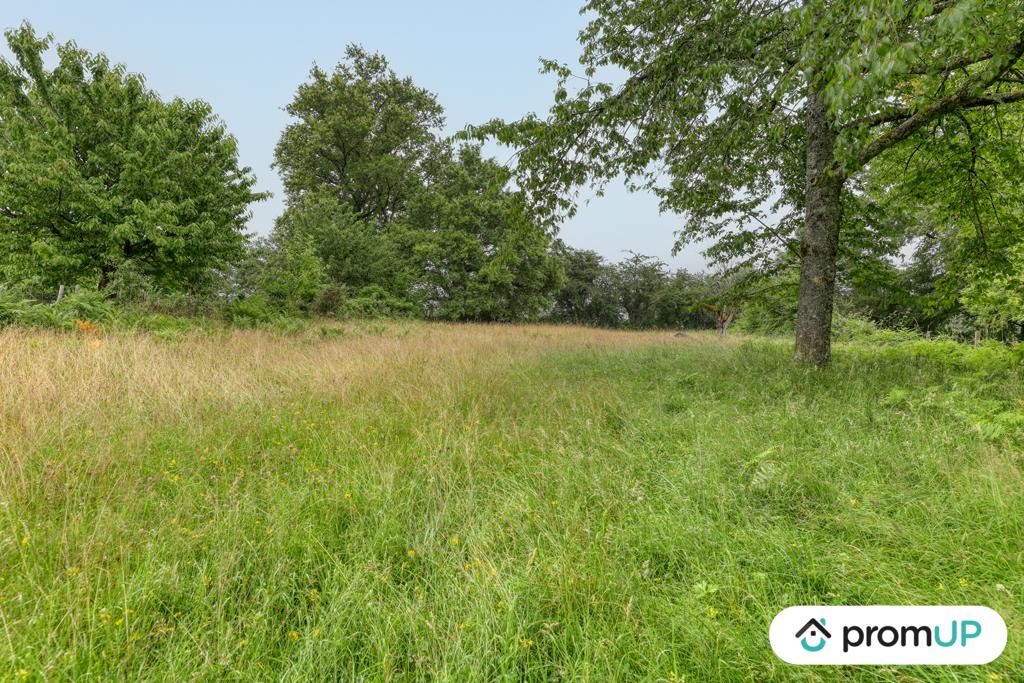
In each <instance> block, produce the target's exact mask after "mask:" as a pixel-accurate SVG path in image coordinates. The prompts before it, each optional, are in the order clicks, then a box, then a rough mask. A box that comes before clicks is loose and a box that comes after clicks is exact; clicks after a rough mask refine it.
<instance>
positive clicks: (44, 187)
mask: <svg viewBox="0 0 1024 683" xmlns="http://www.w3.org/2000/svg"><path fill="white" fill-rule="evenodd" d="M5 35H6V38H7V45H8V47H9V48H10V51H11V52H12V53H13V55H14V61H13V62H11V61H7V60H0V276H2V277H3V278H4V279H7V280H11V281H24V280H34V281H36V282H38V283H40V284H42V285H44V286H47V287H56V285H58V284H77V283H81V284H91V285H98V286H99V288H101V289H102V288H104V287H106V286H107V284H109V282H110V281H111V277H112V276H113V274H114V273H115V272H116V271H117V269H118V268H119V267H122V266H124V265H125V264H126V263H130V264H131V267H132V268H133V269H134V270H136V271H138V272H139V273H141V274H142V275H144V276H145V277H147V278H148V279H149V280H151V281H152V282H153V283H154V284H155V285H156V286H158V287H161V288H163V289H169V290H184V289H201V288H204V287H207V286H209V284H210V283H211V282H212V281H213V277H214V274H215V271H216V270H217V269H222V268H224V267H226V266H227V265H228V264H229V263H230V262H231V261H232V260H234V259H236V258H238V257H239V256H240V255H241V252H242V249H243V246H244V244H245V239H246V238H245V235H244V228H245V223H246V221H247V219H248V215H249V214H248V212H247V207H248V205H249V203H251V202H253V201H258V200H260V199H263V198H264V197H265V196H266V195H265V194H261V193H255V192H253V191H252V187H253V185H254V184H255V182H256V181H255V178H254V177H253V176H252V174H251V172H250V169H248V168H242V167H239V165H238V153H237V146H236V143H235V140H234V138H232V137H231V136H230V135H228V134H227V132H226V131H225V129H224V126H223V125H222V124H221V123H220V122H219V121H218V120H217V119H216V117H214V115H213V113H212V111H211V109H210V106H209V105H208V104H206V103H205V102H200V101H184V100H181V99H175V100H172V101H170V102H164V101H162V100H161V99H160V98H159V97H158V96H157V95H156V93H154V92H152V91H151V90H148V89H147V88H146V87H145V84H144V82H143V79H142V77H141V76H137V75H134V74H129V73H127V71H126V69H125V67H124V66H122V65H111V63H110V62H109V60H108V59H107V57H106V56H104V55H103V54H95V55H94V54H90V53H88V52H86V51H85V50H82V49H80V48H78V47H77V46H76V45H75V44H74V43H64V44H61V45H58V46H57V48H56V52H57V63H56V65H55V66H54V67H53V69H51V70H47V68H46V67H45V65H44V58H45V55H46V53H47V51H48V50H49V48H50V47H51V44H52V37H51V36H49V35H47V36H44V37H39V36H37V35H36V33H35V31H34V30H33V29H32V27H31V26H30V25H28V24H23V25H22V26H21V27H20V28H18V29H15V30H11V31H7V32H6V34H5Z"/></svg>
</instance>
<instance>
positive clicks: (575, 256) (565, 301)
mask: <svg viewBox="0 0 1024 683" xmlns="http://www.w3.org/2000/svg"><path fill="white" fill-rule="evenodd" d="M557 258H558V259H559V261H560V262H561V266H562V270H563V271H564V273H565V281H564V283H563V285H562V287H560V288H559V289H558V291H557V292H555V294H554V303H553V308H552V312H551V315H552V318H553V319H554V320H557V321H559V322H567V323H572V324H575V325H594V326H598V327H619V326H621V325H622V323H623V312H622V307H621V305H620V304H619V298H618V292H617V290H616V287H615V285H616V277H615V267H614V266H612V265H609V264H607V263H605V261H604V258H602V257H601V255H600V254H598V253H597V252H595V251H588V250H583V249H573V248H572V247H568V246H564V245H559V251H558V254H557Z"/></svg>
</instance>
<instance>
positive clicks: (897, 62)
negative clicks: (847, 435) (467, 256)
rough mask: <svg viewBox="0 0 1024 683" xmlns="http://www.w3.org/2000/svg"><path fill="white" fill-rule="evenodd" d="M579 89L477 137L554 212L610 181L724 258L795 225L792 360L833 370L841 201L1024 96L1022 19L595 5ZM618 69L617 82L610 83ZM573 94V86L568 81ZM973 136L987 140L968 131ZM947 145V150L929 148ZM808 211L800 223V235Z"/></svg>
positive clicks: (826, 1) (935, 12) (821, 5)
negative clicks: (625, 183)
mask: <svg viewBox="0 0 1024 683" xmlns="http://www.w3.org/2000/svg"><path fill="white" fill-rule="evenodd" d="M584 9H585V11H587V12H589V13H591V14H592V15H593V18H592V20H591V21H590V23H589V24H588V25H587V27H586V28H585V29H584V30H583V31H582V32H581V34H580V40H581V43H582V46H583V52H582V56H581V62H582V64H583V66H584V72H583V74H582V76H581V80H576V79H575V74H573V73H572V72H571V70H570V69H569V68H568V67H567V66H564V65H560V64H557V63H554V62H550V61H549V62H545V68H546V69H547V70H548V71H549V72H554V73H555V74H556V75H557V76H558V79H559V83H558V89H557V91H556V93H555V104H554V106H553V108H552V110H551V113H550V115H549V116H548V117H547V118H546V119H544V120H541V119H540V118H538V117H536V116H528V117H527V118H525V119H523V120H522V121H520V122H518V123H516V124H513V125H507V124H504V123H503V122H492V123H491V124H488V125H486V126H483V127H481V128H480V129H478V130H477V131H476V133H477V134H479V135H494V136H496V137H497V139H498V140H499V141H500V142H503V143H506V144H511V145H514V146H516V147H518V148H519V154H520V157H519V160H520V168H521V171H522V172H521V174H520V175H521V182H522V184H523V186H524V188H526V189H527V190H528V191H530V192H531V193H532V196H533V198H534V200H535V202H536V203H537V205H538V206H540V207H543V208H544V209H545V210H547V211H548V212H550V213H551V214H553V215H557V214H559V213H564V212H566V211H569V212H571V210H572V206H571V196H569V195H567V192H568V191H569V190H571V189H572V188H573V187H575V186H578V185H580V184H583V183H587V182H594V183H597V184H598V185H601V184H602V183H604V182H607V180H609V179H610V178H613V177H615V176H617V175H618V174H620V173H625V174H626V175H628V176H630V177H631V178H632V179H633V181H634V184H635V186H642V187H649V188H653V189H654V190H655V191H657V192H658V193H659V195H660V197H661V200H662V205H663V207H664V208H666V209H672V210H675V211H678V212H681V213H684V214H685V215H687V217H688V222H687V224H686V225H685V226H684V227H683V229H682V230H681V231H680V233H679V237H680V240H681V241H682V242H686V241H690V240H694V239H698V238H707V237H713V238H716V239H717V240H718V243H717V245H716V246H715V247H713V249H712V253H713V254H714V255H715V256H717V257H718V258H720V259H721V260H723V261H728V260H730V259H736V258H742V257H750V256H751V255H756V254H758V253H763V252H765V251H771V250H776V249H778V248H779V245H780V244H781V243H784V242H787V241H789V240H791V239H792V237H793V234H794V233H793V231H795V230H797V229H799V253H798V256H799V259H800V273H801V276H800V287H799V304H798V312H797V324H796V353H797V356H798V357H799V358H802V359H805V360H809V361H812V362H814V363H817V364H826V363H828V361H829V359H830V329H831V320H832V307H833V299H834V287H835V277H836V269H837V255H838V251H839V245H840V242H841V239H840V238H841V231H840V228H841V225H842V213H843V212H842V207H843V201H842V197H843V194H844V192H845V191H849V189H850V188H851V187H852V183H854V182H856V181H857V179H858V178H859V177H860V176H861V174H862V173H863V171H864V169H865V168H867V167H868V166H869V165H870V164H871V163H872V162H873V161H875V160H876V159H878V158H879V157H880V156H882V155H885V154H886V153H888V152H889V151H890V150H892V149H896V148H898V147H900V146H903V145H909V146H911V147H913V146H914V145H916V144H919V143H920V142H921V140H923V139H925V138H927V137H928V136H929V135H932V133H933V131H934V129H935V126H936V124H938V123H940V122H943V121H947V120H949V119H950V118H951V117H956V116H958V115H959V114H961V113H963V112H969V111H974V110H979V109H984V108H1003V107H1008V106H1010V105H1011V104H1014V103H1018V102H1020V101H1022V100H1024V87H1022V80H1024V79H1022V78H1021V77H1020V71H1019V69H1018V67H1019V66H1020V61H1021V56H1022V55H1024V36H1022V31H1021V25H1022V22H1024V5H1022V4H1021V3H1018V2H1009V3H1008V2H1005V0H911V1H906V0H872V1H870V2H868V1H865V0H781V1H780V0H742V1H739V0H738V1H735V2H724V3H723V2H718V1H717V0H716V1H712V0H692V1H691V0H685V1H684V0H675V1H672V2H665V1H664V0H591V1H590V2H588V3H587V4H586V5H585V8H584ZM608 72H612V73H624V74H625V77H624V79H622V81H621V82H618V83H615V82H610V80H609V79H608V78H607V77H605V75H606V74H607V73H608ZM577 83H579V84H581V85H580V86H579V87H577V88H574V86H575V84H577ZM977 132H978V133H979V134H981V133H982V132H984V131H977ZM936 142H937V143H940V144H941V142H942V141H941V140H936ZM801 214H802V217H803V220H802V221H800V216H801Z"/></svg>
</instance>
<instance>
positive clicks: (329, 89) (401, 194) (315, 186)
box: [275, 45, 444, 229]
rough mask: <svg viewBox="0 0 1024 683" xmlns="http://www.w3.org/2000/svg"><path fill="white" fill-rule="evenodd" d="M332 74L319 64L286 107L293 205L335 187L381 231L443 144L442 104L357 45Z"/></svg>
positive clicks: (281, 148)
mask: <svg viewBox="0 0 1024 683" xmlns="http://www.w3.org/2000/svg"><path fill="white" fill-rule="evenodd" d="M345 57H346V59H345V61H344V62H342V63H340V64H338V66H337V67H336V68H335V69H334V71H333V72H332V73H330V74H328V73H327V72H325V71H324V70H322V69H321V68H320V67H313V69H312V70H311V71H310V79H309V81H308V82H306V83H303V84H302V85H300V86H299V89H298V92H297V93H296V96H295V99H294V100H293V101H292V102H291V103H290V104H289V105H288V106H287V107H286V111H287V112H288V113H289V114H290V115H291V116H292V117H293V118H294V119H296V121H294V122H293V123H290V124H289V125H288V127H287V128H286V129H285V131H284V133H283V134H282V135H281V140H280V142H278V144H277V148H276V150H275V159H276V164H277V167H278V168H279V169H280V171H281V176H282V179H283V181H284V186H285V191H286V192H287V195H288V199H289V203H292V202H294V201H296V200H299V199H300V198H302V197H303V196H305V195H306V194H309V193H321V192H325V191H326V192H329V193H330V194H331V195H333V196H334V198H335V199H336V200H337V201H338V202H339V203H340V204H343V205H346V206H348V207H350V208H351V209H352V211H353V212H354V214H355V216H356V217H357V218H358V219H359V220H363V221H366V222H367V223H369V224H370V225H371V226H373V227H374V228H378V229H379V228H382V227H384V226H386V225H387V224H389V223H390V222H391V221H392V220H393V219H394V218H395V216H396V215H398V214H399V213H400V212H401V211H402V209H403V207H404V205H405V203H406V201H408V198H409V196H410V194H411V193H412V191H413V190H414V189H415V188H416V187H418V185H419V179H420V174H419V170H418V166H419V164H420V162H421V161H422V160H423V158H424V157H425V156H426V155H427V153H428V152H429V151H430V149H431V148H432V147H433V145H434V144H435V143H436V141H437V135H438V132H439V131H440V128H441V126H442V124H443V123H444V118H443V109H442V108H441V105H440V104H438V103H437V99H436V98H435V97H434V95H433V94H431V93H429V92H427V91H426V90H424V89H422V88H419V87H417V86H416V85H414V84H413V82H412V79H410V78H400V77H398V76H397V75H396V74H395V73H394V72H393V71H392V70H391V69H390V68H389V67H388V62H387V60H386V59H384V57H382V56H381V55H378V54H370V53H368V52H366V51H365V50H363V49H362V48H361V47H359V46H356V45H350V46H349V47H348V49H347V50H346V51H345Z"/></svg>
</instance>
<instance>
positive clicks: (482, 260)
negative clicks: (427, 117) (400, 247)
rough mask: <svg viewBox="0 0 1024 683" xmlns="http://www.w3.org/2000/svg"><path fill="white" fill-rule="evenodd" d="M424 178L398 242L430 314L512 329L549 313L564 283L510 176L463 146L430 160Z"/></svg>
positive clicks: (547, 239)
mask: <svg viewBox="0 0 1024 683" xmlns="http://www.w3.org/2000/svg"><path fill="white" fill-rule="evenodd" d="M424 176H425V177H424V185H423V187H422V188H421V189H420V190H418V191H417V192H416V193H415V194H414V196H413V198H412V199H411V200H410V203H409V211H408V215H407V216H406V217H405V218H404V219H403V221H404V224H405V228H406V229H405V231H404V232H403V233H402V235H401V238H400V239H401V240H403V241H404V242H405V244H406V247H405V249H404V251H406V252H407V253H410V254H412V259H413V262H414V263H413V268H414V270H415V273H416V274H415V275H414V278H415V284H414V285H413V287H414V289H415V290H416V292H417V295H418V297H419V298H420V301H421V303H422V305H423V306H424V307H425V309H426V310H427V311H428V312H429V314H430V315H433V316H436V317H442V318H447V319H452V320H486V321H513V320H521V319H530V318H533V317H536V316H537V315H538V314H539V313H540V312H541V311H542V310H544V309H545V308H547V307H548V306H550V301H551V294H552V293H553V292H554V291H555V290H556V288H557V287H558V285H559V284H560V279H561V272H560V270H559V267H558V266H559V264H558V263H557V261H556V260H554V259H553V258H551V255H550V253H549V249H550V246H551V238H550V236H549V235H548V234H547V233H546V232H545V231H544V230H543V229H542V228H541V227H540V226H539V225H538V224H537V222H536V220H535V219H534V216H533V214H532V212H531V211H530V208H529V206H528V205H527V204H526V202H525V201H524V200H523V197H522V195H521V194H520V193H518V192H512V191H509V190H507V189H505V186H506V185H507V183H508V178H509V174H508V171H507V170H506V169H505V168H504V167H502V166H501V165H499V164H498V163H496V162H495V161H493V160H492V159H486V158H484V157H483V156H482V154H481V151H480V148H479V147H474V146H463V147H461V148H459V149H458V150H457V151H456V152H455V153H454V155H452V154H451V153H450V152H448V151H447V150H442V151H440V152H439V153H437V154H435V155H432V157H431V158H430V159H429V160H427V161H426V163H425V164H424Z"/></svg>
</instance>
